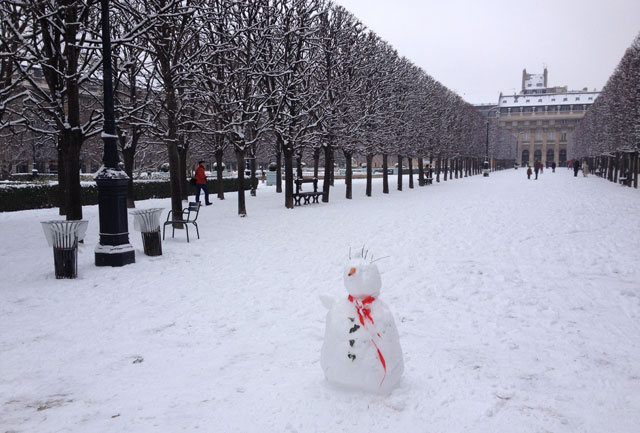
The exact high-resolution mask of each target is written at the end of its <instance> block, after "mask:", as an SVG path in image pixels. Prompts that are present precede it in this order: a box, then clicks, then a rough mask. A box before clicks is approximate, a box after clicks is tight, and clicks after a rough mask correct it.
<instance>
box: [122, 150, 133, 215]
mask: <svg viewBox="0 0 640 433" xmlns="http://www.w3.org/2000/svg"><path fill="white" fill-rule="evenodd" d="M134 149H135V146H131V147H127V148H125V149H122V160H123V161H124V172H125V173H127V176H129V183H127V208H129V209H133V208H135V207H136V202H135V197H134V196H133V194H134V191H133V158H134V156H135V150H134Z"/></svg>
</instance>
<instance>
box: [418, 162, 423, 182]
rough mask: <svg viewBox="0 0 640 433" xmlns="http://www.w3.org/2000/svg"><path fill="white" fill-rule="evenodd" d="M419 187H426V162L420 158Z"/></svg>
mask: <svg viewBox="0 0 640 433" xmlns="http://www.w3.org/2000/svg"><path fill="white" fill-rule="evenodd" d="M418 186H424V160H423V159H422V157H420V158H418Z"/></svg>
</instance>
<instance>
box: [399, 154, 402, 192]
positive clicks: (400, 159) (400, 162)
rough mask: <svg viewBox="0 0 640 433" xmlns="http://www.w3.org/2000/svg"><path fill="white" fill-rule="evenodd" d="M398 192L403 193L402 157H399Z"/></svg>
mask: <svg viewBox="0 0 640 433" xmlns="http://www.w3.org/2000/svg"><path fill="white" fill-rule="evenodd" d="M398 191H402V155H398Z"/></svg>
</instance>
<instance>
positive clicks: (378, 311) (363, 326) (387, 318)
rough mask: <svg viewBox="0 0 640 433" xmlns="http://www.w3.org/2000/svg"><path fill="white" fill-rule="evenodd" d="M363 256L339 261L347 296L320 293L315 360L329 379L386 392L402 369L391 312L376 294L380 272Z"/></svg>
mask: <svg viewBox="0 0 640 433" xmlns="http://www.w3.org/2000/svg"><path fill="white" fill-rule="evenodd" d="M366 256H367V254H366V253H365V252H364V251H363V254H359V255H358V257H355V258H353V259H351V260H350V261H349V263H348V264H347V265H346V266H345V267H344V273H343V278H344V285H345V287H346V289H347V292H349V296H347V297H346V298H342V299H340V300H332V299H330V298H327V297H326V296H325V297H321V300H322V302H323V304H324V305H325V307H327V308H328V309H329V312H328V313H327V324H326V329H325V335H324V344H323V345H322V355H321V360H320V363H321V365H322V369H323V370H324V374H325V376H326V378H327V380H328V381H329V382H331V383H334V384H336V385H340V386H344V387H346V388H351V389H357V390H363V391H369V392H377V393H388V392H390V391H391V390H392V389H393V388H394V387H395V386H396V385H397V384H398V382H399V381H400V378H401V376H402V372H403V371H404V363H403V361H402V349H401V348H400V341H399V338H398V330H397V328H396V324H395V321H394V320H393V316H392V315H391V312H390V311H389V309H388V308H387V306H386V305H385V304H384V302H382V301H380V300H379V299H378V296H379V294H380V287H381V286H382V282H381V280H380V272H379V271H378V267H377V266H376V265H375V263H373V260H367V258H366Z"/></svg>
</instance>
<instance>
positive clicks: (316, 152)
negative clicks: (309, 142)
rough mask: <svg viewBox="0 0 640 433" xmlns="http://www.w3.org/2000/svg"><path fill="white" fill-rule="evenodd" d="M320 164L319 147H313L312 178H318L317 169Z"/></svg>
mask: <svg viewBox="0 0 640 433" xmlns="http://www.w3.org/2000/svg"><path fill="white" fill-rule="evenodd" d="M319 166H320V148H319V147H317V148H315V149H313V178H314V179H317V178H318V169H319Z"/></svg>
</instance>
